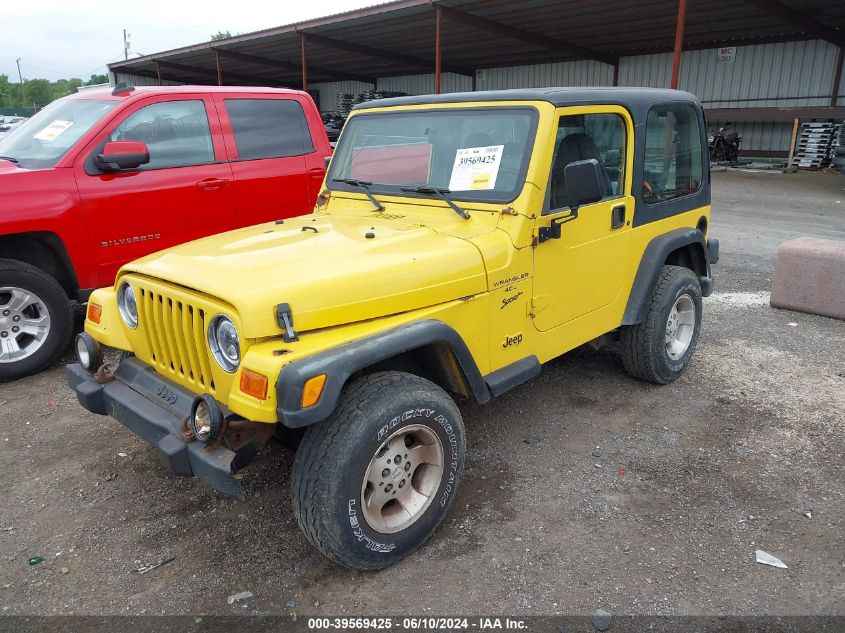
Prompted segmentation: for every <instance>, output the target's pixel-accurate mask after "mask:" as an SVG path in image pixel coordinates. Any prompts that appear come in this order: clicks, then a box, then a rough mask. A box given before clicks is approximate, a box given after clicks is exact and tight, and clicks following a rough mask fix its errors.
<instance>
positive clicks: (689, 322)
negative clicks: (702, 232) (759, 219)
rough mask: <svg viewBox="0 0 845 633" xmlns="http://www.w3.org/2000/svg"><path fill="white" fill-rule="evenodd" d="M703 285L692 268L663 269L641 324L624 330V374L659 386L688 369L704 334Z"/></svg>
mask: <svg viewBox="0 0 845 633" xmlns="http://www.w3.org/2000/svg"><path fill="white" fill-rule="evenodd" d="M701 307H702V305H701V284H700V283H699V281H698V276H697V275H696V274H695V273H694V272H693V271H691V270H690V269H689V268H684V267H682V266H664V267H663V270H661V272H660V277H659V278H658V280H657V285H656V286H655V288H654V294H653V295H652V298H651V302H650V303H649V305H648V312H647V313H646V318H645V320H643V322H642V323H637V324H636V325H629V326H626V327H623V328H622V332H621V337H620V348H621V353H622V364H623V365H624V367H625V371H627V372H628V373H629V374H631V375H632V376H634V377H635V378H639V379H641V380H647V381H648V382H653V383H656V384H658V385H665V384H667V383H670V382H672V381H673V380H675V379H676V378H677V377H678V376H680V375H681V373H682V372H683V371H684V369H685V368H686V366H687V364H688V363H689V360H690V358H691V357H692V353H693V351H695V345H696V343H698V336H699V333H700V331H701Z"/></svg>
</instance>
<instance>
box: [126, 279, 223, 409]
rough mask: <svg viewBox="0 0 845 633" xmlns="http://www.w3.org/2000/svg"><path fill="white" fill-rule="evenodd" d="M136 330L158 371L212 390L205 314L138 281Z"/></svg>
mask: <svg viewBox="0 0 845 633" xmlns="http://www.w3.org/2000/svg"><path fill="white" fill-rule="evenodd" d="M135 284H136V288H137V289H139V290H140V296H139V297H138V316H139V319H138V321H139V329H140V330H142V332H143V335H144V337H145V338H146V341H147V346H148V347H149V349H150V350H151V351H152V359H151V360H152V364H153V365H154V366H155V367H156V368H157V369H158V370H160V373H162V374H164V375H167V374H171V375H173V374H175V375H176V376H178V377H180V378H182V379H183V380H185V381H187V382H188V383H190V384H192V385H196V387H197V388H198V389H199V390H202V391H208V392H210V393H214V378H213V377H212V374H211V363H210V361H209V357H208V340H207V338H206V335H205V333H206V322H205V319H206V313H205V311H204V310H202V309H201V308H198V307H196V306H193V305H190V304H189V303H187V302H184V301H181V300H178V299H175V298H173V297H169V296H167V295H166V294H163V293H161V292H157V291H156V290H153V289H152V288H150V287H145V286H144V285H143V283H140V284H139V283H137V282H135Z"/></svg>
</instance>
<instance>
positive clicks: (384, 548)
mask: <svg viewBox="0 0 845 633" xmlns="http://www.w3.org/2000/svg"><path fill="white" fill-rule="evenodd" d="M349 525H351V526H352V534H354V535H355V538H357V539H358V541H360V542H361V543H364V546H365V547H366V548H367V549H368V550H370V551H373V552H381V553H383V554H387V553H388V552H392V551H393V550H394V549H396V543H379V542H378V541H374V540H373V539H371V538H370V537H369V536H367V535H366V534H364V530H362V529H361V523H360V522H359V521H358V512H357V511H356V510H355V499H350V500H349Z"/></svg>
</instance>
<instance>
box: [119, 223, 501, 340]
mask: <svg viewBox="0 0 845 633" xmlns="http://www.w3.org/2000/svg"><path fill="white" fill-rule="evenodd" d="M123 272H133V273H138V274H141V275H146V276H149V277H154V278H158V279H161V280H163V281H166V282H168V283H172V284H177V285H180V286H184V287H186V288H191V289H194V290H196V291H199V292H203V293H206V294H208V295H211V296H213V297H216V298H218V299H220V300H222V301H224V302H226V303H228V304H230V305H231V306H232V308H234V310H235V311H236V312H237V314H238V316H239V318H240V321H241V329H242V335H243V336H244V337H245V338H253V339H254V338H262V337H268V336H278V335H279V334H280V333H281V329H280V328H279V326H278V324H277V322H276V313H275V312H276V310H275V307H276V305H277V304H279V303H288V304H290V307H291V310H292V313H293V322H294V328H295V329H296V330H297V332H303V331H306V330H314V329H318V328H326V327H331V326H335V325H341V324H344V323H352V322H355V321H362V320H365V319H371V318H375V317H380V316H385V315H389V314H396V313H399V312H405V311H408V310H413V309H416V308H422V307H425V306H429V305H435V304H438V303H443V302H445V301H450V300H454V299H458V298H461V297H466V296H470V295H474V294H477V293H480V292H484V291H485V290H486V289H487V281H486V275H485V269H484V262H483V260H482V257H481V254H480V253H479V251H478V249H477V248H476V247H475V246H474V245H473V244H472V243H470V242H469V241H466V240H464V239H461V238H458V237H453V236H450V235H444V234H442V233H439V232H436V231H434V230H432V229H430V228H427V227H424V226H421V225H419V224H413V223H410V222H407V223H404V224H403V223H400V222H397V221H395V220H393V221H389V220H380V219H379V218H378V217H337V216H328V215H310V216H302V217H298V218H292V219H289V220H285V221H284V224H272V223H270V224H261V225H257V226H252V227H248V228H245V229H239V230H236V231H231V232H228V233H222V234H220V235H215V236H211V237H207V238H203V239H201V240H197V241H194V242H189V243H187V244H183V245H181V246H177V247H174V248H171V249H168V250H165V251H161V252H159V253H155V254H153V255H149V256H147V257H144V258H142V259H139V260H137V261H135V262H132V263H130V264H127V265H126V266H124V268H123Z"/></svg>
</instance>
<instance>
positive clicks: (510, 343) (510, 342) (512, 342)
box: [502, 332, 522, 349]
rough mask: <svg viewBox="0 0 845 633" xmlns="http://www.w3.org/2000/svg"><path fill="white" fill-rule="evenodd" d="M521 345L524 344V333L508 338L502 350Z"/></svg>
mask: <svg viewBox="0 0 845 633" xmlns="http://www.w3.org/2000/svg"><path fill="white" fill-rule="evenodd" d="M520 343H522V332H520V333H518V334H514V335H513V336H506V337H505V342H504V343H502V349H507V348H509V347H514V346H515V345H519V344H520Z"/></svg>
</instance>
